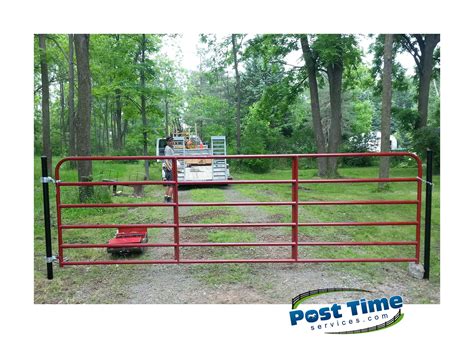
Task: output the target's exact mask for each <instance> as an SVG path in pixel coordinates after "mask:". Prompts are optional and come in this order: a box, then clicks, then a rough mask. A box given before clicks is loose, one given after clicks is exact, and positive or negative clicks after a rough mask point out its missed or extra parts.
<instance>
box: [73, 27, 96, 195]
mask: <svg viewBox="0 0 474 338" xmlns="http://www.w3.org/2000/svg"><path fill="white" fill-rule="evenodd" d="M74 45H75V49H76V61H77V80H78V81H77V82H78V100H77V102H78V104H77V106H78V109H77V135H78V137H77V154H78V155H79V156H90V155H91V140H90V133H91V108H92V96H91V76H90V69H89V35H88V34H75V35H74ZM77 168H78V176H79V181H91V180H92V161H78V164H77ZM92 194H93V189H92V187H79V199H80V201H81V202H84V201H85V200H87V199H88V198H89V197H91V196H92Z"/></svg>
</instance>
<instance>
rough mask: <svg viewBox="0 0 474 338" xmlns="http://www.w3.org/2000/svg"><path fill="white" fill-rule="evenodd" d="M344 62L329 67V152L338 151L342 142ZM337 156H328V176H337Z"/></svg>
mask: <svg viewBox="0 0 474 338" xmlns="http://www.w3.org/2000/svg"><path fill="white" fill-rule="evenodd" d="M343 70H344V69H343V64H342V63H341V64H332V65H329V66H328V67H327V72H328V80H329V100H330V103H331V126H330V129H329V139H328V152H329V153H338V152H339V147H340V145H341V143H342V110H341V103H342V102H341V101H342V73H343ZM337 161H338V158H337V157H330V158H328V176H330V177H336V176H338V173H337Z"/></svg>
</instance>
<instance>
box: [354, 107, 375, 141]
mask: <svg viewBox="0 0 474 338" xmlns="http://www.w3.org/2000/svg"><path fill="white" fill-rule="evenodd" d="M353 109H354V113H355V115H356V118H355V121H354V123H353V124H352V131H353V133H354V134H368V133H369V132H370V131H371V129H372V118H373V115H374V107H373V105H372V102H371V101H369V100H365V101H356V102H354V108H353Z"/></svg>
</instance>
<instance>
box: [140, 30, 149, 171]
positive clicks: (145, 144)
mask: <svg viewBox="0 0 474 338" xmlns="http://www.w3.org/2000/svg"><path fill="white" fill-rule="evenodd" d="M145 48H146V36H145V34H142V43H141V51H140V52H141V67H140V87H141V89H142V92H141V95H140V99H141V113H142V127H143V156H148V131H147V129H148V123H147V119H146V96H145ZM145 179H146V180H149V179H150V163H149V162H148V160H145Z"/></svg>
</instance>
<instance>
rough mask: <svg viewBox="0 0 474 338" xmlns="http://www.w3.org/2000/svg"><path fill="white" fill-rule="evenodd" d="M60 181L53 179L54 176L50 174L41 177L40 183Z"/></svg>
mask: <svg viewBox="0 0 474 338" xmlns="http://www.w3.org/2000/svg"><path fill="white" fill-rule="evenodd" d="M59 182H61V181H60V180H57V181H56V180H55V179H54V178H52V177H51V176H48V177H41V183H54V184H56V183H59Z"/></svg>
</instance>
